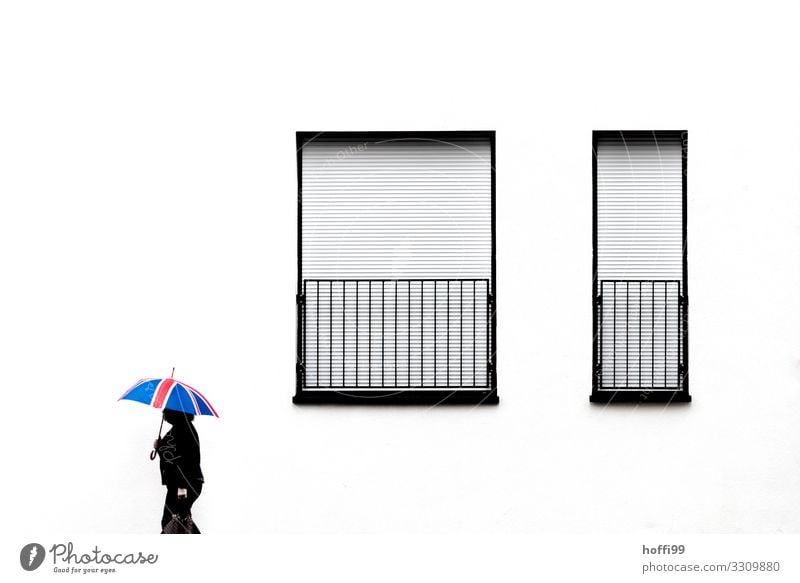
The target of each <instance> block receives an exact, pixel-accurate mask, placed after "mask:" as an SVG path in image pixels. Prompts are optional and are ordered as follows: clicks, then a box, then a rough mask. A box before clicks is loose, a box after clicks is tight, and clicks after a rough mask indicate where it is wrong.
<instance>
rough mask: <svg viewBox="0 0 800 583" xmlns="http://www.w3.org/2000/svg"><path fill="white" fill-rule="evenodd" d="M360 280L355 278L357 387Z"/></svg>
mask: <svg viewBox="0 0 800 583" xmlns="http://www.w3.org/2000/svg"><path fill="white" fill-rule="evenodd" d="M360 284H361V282H360V281H358V280H356V388H358V296H359V293H360V290H359V285H360Z"/></svg>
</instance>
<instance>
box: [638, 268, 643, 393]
mask: <svg viewBox="0 0 800 583" xmlns="http://www.w3.org/2000/svg"><path fill="white" fill-rule="evenodd" d="M638 306H639V343H638V348H639V361H638V364H639V383H638V385H639V387H641V386H642V282H641V281H640V282H639V303H638Z"/></svg>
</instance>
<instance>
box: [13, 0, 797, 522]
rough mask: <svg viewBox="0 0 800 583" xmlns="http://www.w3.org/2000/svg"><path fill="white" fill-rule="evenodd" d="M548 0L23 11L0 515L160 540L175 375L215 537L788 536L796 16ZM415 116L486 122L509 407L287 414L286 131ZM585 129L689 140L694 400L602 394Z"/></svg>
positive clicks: (466, 125)
mask: <svg viewBox="0 0 800 583" xmlns="http://www.w3.org/2000/svg"><path fill="white" fill-rule="evenodd" d="M558 6H559V7H558V8H550V9H535V10H534V9H530V10H529V11H524V10H522V9H516V8H515V9H512V8H507V7H504V5H502V4H501V3H491V5H487V4H486V3H485V2H483V3H478V4H475V5H468V4H465V3H461V2H459V3H454V4H451V5H447V6H440V5H438V4H433V3H431V2H420V3H413V2H412V3H404V4H402V5H399V4H398V5H396V6H395V7H393V8H392V9H380V8H378V5H376V4H374V3H371V2H365V3H358V4H356V3H351V2H329V3H322V4H315V5H313V6H312V5H309V3H301V4H297V5H296V7H293V8H291V9H286V10H287V11H286V12H281V11H280V10H279V9H278V8H277V4H275V5H274V6H270V5H268V4H267V3H253V4H249V3H242V4H237V5H236V6H234V5H232V4H231V3H219V4H218V5H217V6H211V5H210V4H207V3H203V4H197V3H165V4H164V3H159V4H152V5H149V7H148V8H144V7H143V6H142V5H141V4H129V5H127V6H123V5H119V4H116V3H114V4H109V3H105V2H79V3H69V4H66V3H60V2H53V3H49V4H47V5H45V4H44V3H35V4H33V3H19V4H16V5H11V6H9V5H4V7H3V9H2V13H3V14H2V17H0V54H2V55H4V58H3V59H2V60H1V61H0V78H2V79H3V86H4V89H3V91H2V92H1V93H0V105H1V107H0V121H2V124H0V167H1V168H2V171H0V192H1V193H2V198H0V201H1V202H0V244H1V245H2V249H3V253H2V269H3V276H4V277H3V286H2V292H0V293H2V302H1V303H0V310H1V313H0V329H1V330H2V332H0V354H2V362H3V373H4V374H3V387H4V391H3V397H4V398H3V411H4V419H3V422H2V432H3V433H2V439H3V443H4V446H5V447H4V455H5V461H4V463H5V464H6V467H7V469H8V471H7V472H6V473H5V479H4V484H3V491H4V492H5V494H4V495H5V496H6V497H7V501H8V503H10V509H6V513H7V514H8V513H9V512H10V515H11V516H10V517H11V526H10V527H9V528H11V529H16V530H18V531H19V530H24V531H30V532H31V533H39V534H41V533H43V532H52V533H66V534H71V533H112V532H134V533H135V532H141V533H144V532H154V531H156V530H157V529H158V519H159V516H160V512H161V507H160V506H161V503H162V501H161V498H162V487H161V486H160V485H159V478H158V469H157V466H156V462H150V461H149V460H148V459H147V454H148V452H149V449H150V445H151V443H152V440H153V438H154V437H155V432H156V430H157V425H158V414H157V412H155V411H153V410H148V409H147V408H146V407H144V406H142V405H139V404H136V403H129V402H122V403H118V402H116V399H117V397H118V396H119V394H121V393H122V391H123V390H125V389H126V388H127V387H128V386H129V385H130V384H131V383H132V382H133V381H135V380H136V379H137V378H139V377H141V376H162V375H166V374H168V373H169V372H170V370H171V367H173V366H176V367H177V370H176V377H178V378H181V379H185V380H186V381H187V382H189V383H191V384H193V385H194V386H196V387H198V388H199V389H200V390H201V391H204V392H205V394H206V395H207V396H208V397H209V398H210V399H211V400H212V402H213V403H214V404H215V405H216V406H217V408H218V410H219V412H220V414H221V416H222V418H221V419H219V420H215V419H199V420H198V421H197V427H198V430H199V432H200V436H201V440H202V447H203V469H204V471H205V473H206V476H207V484H206V489H205V491H204V493H203V495H202V497H201V498H200V500H199V501H198V503H197V505H196V509H195V516H196V519H197V521H198V523H199V525H200V527H201V528H204V529H205V530H206V531H209V532H256V531H259V532H301V533H310V532H383V531H403V532H407V531H412V532H423V531H425V532H428V531H438V532H441V531H444V532H449V531H493V532H512V531H565V532H583V531H597V532H617V531H619V532H630V531H632V532H673V531H709V532H777V531H792V532H798V531H800V506H799V505H798V503H797V492H798V491H799V490H800V430H798V422H797V420H798V416H799V415H800V383H799V382H798V380H800V346H798V333H797V331H798V324H800V297H799V296H798V289H800V277H799V275H800V271H799V270H798V259H799V258H800V253H799V252H800V212H799V211H800V196H799V195H800V123H799V122H800V110H799V109H798V104H800V82H799V81H798V70H800V69H799V68H798V65H799V64H800V62H799V61H800V58H798V57H800V50H798V49H800V46H798V45H800V41H798V37H797V35H796V26H795V24H796V22H797V18H796V16H797V15H796V14H795V13H794V11H793V10H791V9H790V8H788V6H787V5H782V4H772V3H767V4H763V3H762V4H761V5H759V7H758V9H753V10H752V11H750V10H746V9H742V8H739V7H736V6H734V5H731V4H726V5H725V6H724V9H722V10H720V11H717V10H716V9H713V8H710V7H709V8H703V7H701V6H698V5H697V4H696V3H691V2H671V3H668V4H666V5H663V7H661V8H659V10H657V11H648V10H647V9H645V7H644V6H643V5H640V4H639V3H635V2H630V3H616V4H615V6H613V7H610V6H608V4H607V3H604V6H603V7H599V6H595V5H592V4H588V3H587V5H565V4H559V5H558ZM410 129H421V130H439V129H442V130H444V129H459V130H461V129H464V130H467V129H493V130H496V131H497V231H498V240H497V242H498V257H497V263H498V307H499V321H498V322H499V336H498V349H499V358H498V364H499V394H500V399H501V404H500V405H499V406H498V407H486V408H477V409H472V408H449V407H438V408H434V409H428V408H377V407H375V408H346V407H339V408H331V407H303V408H300V407H297V406H293V405H292V404H291V396H292V394H293V391H294V333H295V328H294V327H295V315H294V294H295V289H294V288H295V280H296V271H295V270H296V256H295V248H296V239H295V237H296V232H295V226H296V206H295V194H296V163H295V151H294V132H295V131H296V130H410ZM593 129H688V130H689V209H688V212H689V290H690V306H691V310H690V344H691V352H690V355H691V363H690V372H691V392H692V394H693V396H694V402H692V403H691V404H690V405H689V406H683V407H670V408H668V409H666V408H663V407H660V406H655V407H638V408H637V407H635V406H612V407H603V406H596V405H595V406H593V405H590V404H589V400H588V397H589V393H590V389H591V327H592V326H591V265H592V257H591V253H592V248H591V165H590V163H591V158H590V156H591V131H592V130H593ZM6 517H7V516H6Z"/></svg>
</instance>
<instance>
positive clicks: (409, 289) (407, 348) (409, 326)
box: [406, 279, 411, 387]
mask: <svg viewBox="0 0 800 583" xmlns="http://www.w3.org/2000/svg"><path fill="white" fill-rule="evenodd" d="M406 316H407V317H408V344H407V345H406V350H407V351H408V370H407V371H406V378H407V379H408V381H407V382H406V384H407V385H408V386H409V387H410V386H411V280H410V279H409V280H408V313H407V314H406Z"/></svg>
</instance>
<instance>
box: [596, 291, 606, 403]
mask: <svg viewBox="0 0 800 583" xmlns="http://www.w3.org/2000/svg"><path fill="white" fill-rule="evenodd" d="M597 303H598V306H597V307H598V310H597V311H598V314H597V318H598V319H599V320H600V327H599V331H598V334H599V335H600V338H598V339H597V340H598V343H597V344H598V348H597V362H598V363H600V365H599V366H598V368H599V369H600V370H599V371H598V374H599V376H600V378H599V379H598V381H597V385H598V386H599V387H600V388H601V389H602V388H603V334H604V333H605V322H606V314H605V308H604V307H603V282H602V281H601V282H600V295H599V297H598V298H597Z"/></svg>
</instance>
